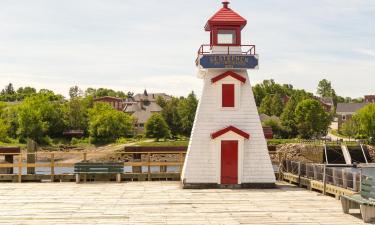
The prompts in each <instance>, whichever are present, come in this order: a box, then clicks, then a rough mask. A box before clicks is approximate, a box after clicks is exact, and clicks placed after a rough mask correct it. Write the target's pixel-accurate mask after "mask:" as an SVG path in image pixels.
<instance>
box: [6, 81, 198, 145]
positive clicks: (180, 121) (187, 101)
mask: <svg viewBox="0 0 375 225" xmlns="http://www.w3.org/2000/svg"><path fill="white" fill-rule="evenodd" d="M25 90H26V91H25ZM133 95H134V93H132V92H128V93H126V94H125V93H124V92H121V91H114V90H111V89H106V88H99V89H94V88H88V89H86V90H85V91H82V90H81V89H80V88H79V87H77V86H75V87H72V88H70V90H69V96H70V98H69V99H66V98H64V97H63V96H62V95H59V94H55V93H54V92H53V91H51V90H47V89H42V90H40V91H36V89H35V88H32V87H22V88H19V89H17V90H14V88H13V85H12V84H9V85H7V86H6V87H5V88H4V89H3V90H2V91H1V93H0V141H1V142H13V141H20V142H25V140H26V139H27V138H32V139H34V140H36V141H37V142H39V143H42V144H51V143H52V142H53V139H55V138H56V139H57V138H64V136H63V133H64V131H69V130H82V131H84V134H85V137H90V140H91V142H113V141H116V140H117V139H119V138H126V137H134V136H135V135H136V133H135V129H134V124H135V118H134V117H132V116H131V115H129V114H127V113H124V112H121V111H117V110H115V109H113V108H112V107H111V106H110V105H109V104H107V103H100V102H94V99H95V98H98V97H104V96H113V97H119V98H123V99H125V98H128V97H132V96H133ZM158 101H159V103H160V104H161V105H162V107H163V111H162V112H161V114H160V115H159V114H156V115H154V116H153V118H152V119H150V121H149V122H148V123H147V124H152V123H154V122H153V120H154V117H160V118H161V119H162V123H163V122H164V123H165V124H166V125H167V126H166V127H165V130H166V131H165V132H162V131H163V130H162V129H160V132H157V130H158V129H159V128H158V127H157V128H155V129H154V134H152V132H151V131H150V130H151V126H150V127H149V129H147V127H148V126H147V125H146V135H147V136H149V137H155V138H166V137H170V136H171V137H172V136H173V137H175V136H176V135H185V136H189V135H190V130H191V126H192V123H193V121H194V114H195V109H196V102H197V99H196V97H195V95H194V93H191V94H190V95H189V96H188V97H187V98H185V97H180V98H172V101H170V102H169V101H168V102H167V101H165V100H164V99H158ZM171 104H173V107H175V106H177V109H178V112H177V114H176V115H175V117H173V120H170V119H169V114H168V113H169V109H170V108H171V107H172V105H171ZM172 110H174V109H172ZM173 113H175V112H173ZM192 115H193V116H192ZM176 126H178V127H179V128H178V129H177V128H176ZM155 133H156V134H155ZM160 134H162V137H159V136H160Z"/></svg>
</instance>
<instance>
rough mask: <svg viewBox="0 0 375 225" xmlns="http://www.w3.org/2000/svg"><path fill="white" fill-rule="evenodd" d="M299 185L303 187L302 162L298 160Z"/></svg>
mask: <svg viewBox="0 0 375 225" xmlns="http://www.w3.org/2000/svg"><path fill="white" fill-rule="evenodd" d="M298 186H299V187H302V184H301V162H298Z"/></svg>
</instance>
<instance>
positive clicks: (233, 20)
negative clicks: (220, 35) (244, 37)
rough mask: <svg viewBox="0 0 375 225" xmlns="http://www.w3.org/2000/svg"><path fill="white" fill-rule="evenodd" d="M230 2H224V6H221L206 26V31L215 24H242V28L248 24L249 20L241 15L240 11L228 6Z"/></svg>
mask: <svg viewBox="0 0 375 225" xmlns="http://www.w3.org/2000/svg"><path fill="white" fill-rule="evenodd" d="M228 4H229V2H227V1H224V2H223V8H221V9H220V10H219V11H218V12H217V13H215V15H213V16H212V17H211V18H210V19H209V20H208V21H207V24H206V26H205V29H206V31H210V30H211V27H212V26H213V25H214V26H215V25H216V26H217V25H218V26H220V25H222V26H228V25H229V26H233V25H238V26H241V29H242V28H243V27H244V26H245V25H246V23H247V21H246V19H245V18H243V17H242V16H240V15H239V14H238V13H236V12H235V11H233V10H232V9H231V8H229V7H228Z"/></svg>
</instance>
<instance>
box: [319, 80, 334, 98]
mask: <svg viewBox="0 0 375 225" xmlns="http://www.w3.org/2000/svg"><path fill="white" fill-rule="evenodd" d="M333 93H334V90H333V88H332V84H331V82H330V81H328V80H326V79H323V80H321V81H319V84H318V89H317V94H318V95H320V96H321V97H333Z"/></svg>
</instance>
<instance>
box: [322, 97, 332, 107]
mask: <svg viewBox="0 0 375 225" xmlns="http://www.w3.org/2000/svg"><path fill="white" fill-rule="evenodd" d="M319 100H320V101H321V102H322V103H324V104H326V105H331V106H332V105H333V98H331V97H320V98H319Z"/></svg>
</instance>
